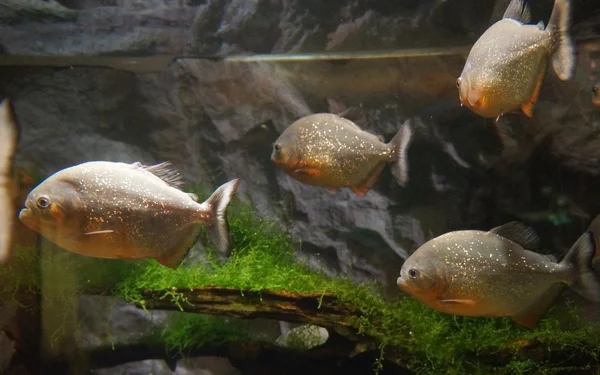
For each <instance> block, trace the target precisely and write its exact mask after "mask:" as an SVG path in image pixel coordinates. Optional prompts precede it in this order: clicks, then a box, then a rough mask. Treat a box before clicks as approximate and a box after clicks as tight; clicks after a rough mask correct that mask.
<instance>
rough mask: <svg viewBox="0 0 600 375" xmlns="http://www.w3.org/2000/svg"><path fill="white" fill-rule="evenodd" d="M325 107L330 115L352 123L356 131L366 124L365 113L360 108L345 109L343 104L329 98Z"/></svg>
mask: <svg viewBox="0 0 600 375" xmlns="http://www.w3.org/2000/svg"><path fill="white" fill-rule="evenodd" d="M327 105H328V107H329V112H330V113H333V114H334V115H338V116H340V117H343V118H345V119H346V120H350V121H352V122H353V123H354V125H356V127H357V128H358V129H360V127H361V126H365V125H366V124H367V117H366V115H365V111H364V110H363V109H362V108H360V107H346V105H345V104H344V103H342V102H339V101H337V100H335V99H331V98H327Z"/></svg>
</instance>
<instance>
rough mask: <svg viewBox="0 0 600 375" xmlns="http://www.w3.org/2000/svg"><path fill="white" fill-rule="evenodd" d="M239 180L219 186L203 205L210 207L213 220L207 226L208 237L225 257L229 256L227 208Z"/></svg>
mask: <svg viewBox="0 0 600 375" xmlns="http://www.w3.org/2000/svg"><path fill="white" fill-rule="evenodd" d="M239 183H240V180H239V179H237V178H236V179H235V180H231V181H229V182H227V183H225V184H223V185H221V186H219V188H218V189H217V190H215V192H214V193H212V195H211V196H210V197H209V198H208V199H207V200H206V202H204V203H208V204H209V205H210V209H211V211H212V217H213V220H212V221H211V222H210V223H209V224H208V237H209V238H210V240H211V242H212V243H213V244H215V246H217V248H218V249H219V251H221V252H222V253H223V254H225V256H227V257H229V255H230V254H231V237H230V235H229V223H228V222H227V207H229V203H231V198H233V195H234V194H235V193H236V191H237V188H238V185H239Z"/></svg>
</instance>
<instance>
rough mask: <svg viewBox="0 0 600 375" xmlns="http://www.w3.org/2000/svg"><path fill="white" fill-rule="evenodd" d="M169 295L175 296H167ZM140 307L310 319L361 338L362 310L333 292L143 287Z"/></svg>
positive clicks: (246, 317)
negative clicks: (359, 329)
mask: <svg viewBox="0 0 600 375" xmlns="http://www.w3.org/2000/svg"><path fill="white" fill-rule="evenodd" d="M165 295H169V296H171V298H165ZM142 298H143V299H142V300H141V301H140V302H137V303H136V305H137V306H138V307H142V308H146V309H158V310H179V311H185V312H194V313H201V314H210V315H224V316H231V317H235V318H240V319H253V318H268V319H276V320H283V321H287V322H294V323H309V324H314V325H318V326H321V327H325V328H329V329H333V330H335V331H336V332H338V333H341V334H342V335H344V336H350V337H351V338H353V339H357V335H356V333H357V332H358V326H357V324H356V318H357V317H359V316H360V315H361V313H360V311H359V310H358V309H357V308H355V307H354V306H352V305H349V304H345V303H341V302H340V301H339V300H338V299H337V297H336V296H335V295H333V294H327V293H291V292H286V291H273V290H262V291H243V290H240V289H234V288H224V287H203V288H193V289H178V288H172V289H171V290H167V291H165V290H159V291H149V290H146V291H143V292H142Z"/></svg>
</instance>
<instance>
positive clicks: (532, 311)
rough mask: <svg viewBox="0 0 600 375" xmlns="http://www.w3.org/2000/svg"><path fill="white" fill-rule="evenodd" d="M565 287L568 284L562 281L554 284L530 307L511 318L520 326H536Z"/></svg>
mask: <svg viewBox="0 0 600 375" xmlns="http://www.w3.org/2000/svg"><path fill="white" fill-rule="evenodd" d="M565 288H566V285H565V284H562V283H556V284H554V285H552V286H551V287H550V288H549V289H548V290H546V291H545V292H544V293H542V295H541V296H540V297H539V298H538V299H537V300H535V301H533V303H532V304H531V305H530V306H529V307H527V308H525V309H524V310H522V311H521V312H519V313H518V314H517V315H515V316H511V317H510V318H511V319H512V320H513V322H515V323H517V324H518V325H520V326H523V327H527V328H532V329H533V328H535V327H536V326H537V323H538V322H539V321H540V319H542V318H543V317H544V315H546V313H547V312H548V310H549V309H550V307H552V305H554V302H555V301H556V299H557V298H558V296H560V294H561V293H562V291H563V290H564V289H565Z"/></svg>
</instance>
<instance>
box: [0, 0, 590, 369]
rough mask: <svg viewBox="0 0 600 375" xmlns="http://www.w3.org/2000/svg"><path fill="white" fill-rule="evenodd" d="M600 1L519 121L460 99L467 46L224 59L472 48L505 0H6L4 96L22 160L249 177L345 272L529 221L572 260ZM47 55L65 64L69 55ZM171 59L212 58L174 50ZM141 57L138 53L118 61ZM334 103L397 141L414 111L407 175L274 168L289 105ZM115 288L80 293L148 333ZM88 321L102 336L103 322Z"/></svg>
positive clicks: (307, 246)
mask: <svg viewBox="0 0 600 375" xmlns="http://www.w3.org/2000/svg"><path fill="white" fill-rule="evenodd" d="M594 2H595V0H588V1H586V0H579V1H574V2H573V3H574V5H573V8H574V13H573V26H572V29H571V34H572V35H573V37H574V38H575V39H576V40H577V43H578V60H577V71H576V76H575V78H574V79H572V80H571V81H568V82H560V81H558V79H557V78H556V76H555V74H554V73H553V72H552V71H550V72H549V74H548V75H547V78H546V81H545V83H544V85H543V87H542V93H541V95H540V100H539V102H538V104H537V106H536V112H535V116H534V117H533V118H532V119H528V118H526V117H525V116H524V115H516V114H513V115H506V116H504V117H503V118H502V119H501V121H500V123H501V125H502V126H503V127H504V128H505V129H509V130H510V131H508V132H504V133H502V134H499V133H498V132H497V131H496V129H495V127H494V126H493V123H492V121H491V120H484V119H482V118H480V117H478V116H476V115H474V114H473V113H471V112H469V111H468V110H467V109H465V108H462V107H460V102H459V101H458V95H457V91H456V87H455V81H456V78H457V77H458V75H459V74H460V72H461V70H462V67H463V64H464V59H465V55H463V54H446V55H440V56H422V57H411V58H391V59H364V60H338V61H322V60H320V61H301V62H275V63H273V62H227V61H223V60H221V59H219V57H225V56H231V55H251V54H283V53H321V52H342V51H346V52H359V51H376V50H384V49H385V50H401V49H406V48H437V49H438V51H441V52H443V49H444V48H447V47H453V46H466V51H464V52H468V47H469V45H470V44H471V43H473V42H474V41H475V40H476V39H477V37H478V36H479V35H480V34H481V33H482V32H483V31H484V30H485V29H486V28H487V27H488V26H489V25H490V24H491V23H492V22H495V20H497V19H498V18H499V17H500V16H501V15H502V13H503V12H504V9H505V8H506V5H507V3H508V1H505V0H504V1H465V0H445V1H444V0H427V1H423V0H422V1H416V0H415V1H413V0H398V1H389V0H354V1H352V0H336V1H312V0H215V1H211V0H207V1H202V0H198V1H195V0H187V1H184V0H179V1H174V0H173V1H169V0H163V1H160V0H137V1H136V0H62V1H42V0H37V1H36V0H22V1H18V0H2V1H0V51H1V53H2V54H0V65H1V67H0V96H2V97H4V96H8V97H11V98H12V99H13V100H14V104H15V108H16V112H17V115H18V117H19V119H20V122H21V125H22V137H21V140H20V145H19V147H20V149H19V154H18V155H17V165H18V166H21V167H24V168H36V169H37V170H39V173H40V174H41V175H42V176H46V175H48V174H51V173H54V172H56V171H57V170H59V169H62V168H65V167H67V166H71V165H73V164H77V163H81V162H84V161H88V160H111V161H123V162H134V161H141V162H143V163H145V164H150V163H156V162H161V161H164V160H169V161H171V162H172V163H173V164H174V165H175V166H177V168H179V169H180V170H181V172H182V173H183V174H184V176H185V178H186V179H187V181H188V182H189V183H190V184H201V185H202V186H204V187H206V189H207V190H209V189H213V188H215V187H216V186H217V185H218V184H221V183H223V182H225V181H227V180H229V179H232V178H236V177H239V178H240V179H241V180H242V184H241V186H240V190H239V193H238V196H239V198H240V199H242V200H244V201H251V202H252V203H253V204H254V205H255V206H256V207H257V209H258V210H259V212H260V213H261V215H263V217H266V218H274V219H277V221H278V222H279V223H280V224H281V226H282V228H283V229H285V230H287V231H290V232H291V233H292V234H293V235H294V237H295V238H296V239H297V240H298V241H300V242H301V243H300V245H301V248H300V250H299V254H298V256H299V257H308V259H309V261H310V264H311V265H312V266H314V267H316V268H321V269H324V270H325V271H326V272H327V273H328V274H330V275H332V276H339V275H350V276H351V277H352V278H354V279H356V280H358V281H361V280H377V281H378V282H380V283H382V284H383V285H385V286H386V288H387V290H388V292H389V293H390V294H391V295H396V294H398V293H399V292H398V291H397V290H396V289H397V288H396V287H395V279H396V277H397V274H398V271H399V269H400V267H401V265H402V262H403V260H404V259H405V258H406V257H407V256H408V255H409V254H410V253H412V252H413V251H414V250H416V249H417V248H418V247H419V246H420V245H421V244H422V243H424V242H425V241H427V240H428V239H430V238H432V237H435V236H437V235H440V234H442V233H444V232H447V231H451V230H457V229H466V228H480V229H489V228H491V227H493V226H496V225H500V224H502V223H504V222H507V221H510V220H521V221H524V222H526V223H527V224H529V225H531V226H533V227H534V228H535V229H536V230H537V231H538V233H539V234H540V235H541V237H542V240H543V244H544V248H545V249H547V250H548V252H552V253H555V254H556V255H557V256H558V257H559V258H561V257H562V255H564V254H565V253H566V251H567V249H568V248H569V247H570V245H571V243H572V242H574V240H575V239H576V238H577V237H578V236H579V234H580V233H581V232H582V231H583V230H584V229H585V228H586V227H587V225H588V224H589V222H590V221H591V219H592V218H593V217H594V216H595V215H597V214H599V213H600V194H599V193H598V191H599V190H598V184H599V183H600V163H599V160H600V159H599V158H600V147H599V146H600V108H598V107H595V106H593V105H592V103H591V87H592V85H593V83H595V82H596V80H597V79H598V78H599V77H600V76H599V75H598V71H599V69H600V68H598V67H597V65H598V64H600V44H598V38H600V7H598V5H597V4H594ZM552 4H553V2H552V1H550V0H539V1H533V0H532V1H530V6H531V7H532V11H533V20H535V21H536V22H537V21H538V20H540V19H541V20H544V22H545V23H547V19H548V16H549V14H550V11H551V8H552ZM48 56H53V57H56V56H61V57H63V58H65V59H66V60H61V61H63V62H61V63H60V64H59V65H62V67H56V66H52V65H56V64H54V63H53V61H58V60H51V59H50V58H49V57H48ZM74 56H76V57H74ZM81 56H85V58H82V57H81ZM98 56H103V57H106V56H108V57H111V58H112V59H111V60H102V59H101V58H98ZM164 56H166V58H162V59H161V57H164ZM172 56H202V57H207V56H210V57H212V58H210V59H209V58H198V59H195V58H182V59H178V60H176V61H174V62H172V63H165V61H167V62H169V61H170V59H171V57H172ZM132 57H133V58H136V59H134V60H135V61H137V63H127V62H125V59H126V58H127V59H130V58H132ZM69 58H71V60H69ZM64 61H66V63H64ZM128 61H130V60H128ZM78 62H79V63H81V64H79V63H78ZM109 62H110V64H113V66H117V67H118V68H111V67H107V66H106V65H107V64H109ZM25 63H27V64H28V65H27V66H25V65H24V64H25ZM115 64H116V65H115ZM34 65H37V66H34ZM81 65H92V66H81ZM103 65H104V66H103ZM327 99H334V100H336V101H338V102H341V103H343V104H344V105H346V106H360V107H362V108H363V110H364V112H365V115H366V116H365V117H366V121H365V123H364V124H361V126H362V127H363V128H364V129H366V130H368V131H371V132H373V133H375V134H380V135H383V136H384V137H385V139H386V140H389V139H391V137H392V136H393V135H394V134H395V132H396V131H397V130H398V128H399V126H400V124H402V123H403V122H404V121H405V120H407V119H413V120H414V121H415V122H416V124H417V127H416V129H415V130H416V136H415V138H414V142H413V143H412V145H411V146H410V150H409V165H410V182H409V184H408V186H407V187H406V188H401V187H400V186H398V185H397V184H396V182H395V181H394V179H393V178H392V176H391V174H390V171H389V168H386V169H385V170H384V172H383V174H382V176H381V178H380V180H379V181H378V183H377V184H376V185H375V187H374V188H373V189H372V190H371V191H370V192H369V193H368V194H367V196H365V197H358V196H356V195H354V194H352V193H351V192H349V191H345V190H344V191H341V192H338V193H335V194H332V193H329V192H328V191H326V190H324V189H320V188H317V187H311V186H307V185H303V184H301V183H299V182H297V181H294V180H292V179H291V178H289V177H287V176H286V175H284V174H283V173H282V172H280V171H279V170H277V169H276V168H275V166H274V165H273V164H272V163H271V161H270V159H269V157H270V153H271V144H272V142H273V141H274V140H275V139H276V138H277V136H278V135H279V134H280V133H281V132H282V131H283V130H284V129H285V128H286V127H287V126H288V125H289V124H291V123H292V122H293V121H295V120H296V119H298V118H300V117H302V116H305V115H308V114H310V113H313V112H323V111H329V108H328V105H327ZM102 304H103V302H98V301H96V302H93V301H92V300H90V299H85V298H84V299H83V300H82V302H81V303H80V308H81V309H84V310H85V309H88V310H89V311H94V312H95V313H94V314H91V315H102V316H105V315H106V314H117V312H115V309H116V310H118V311H120V314H121V315H120V316H121V318H118V319H117V320H116V322H118V323H115V324H117V325H119V324H120V326H119V327H120V328H117V330H121V331H123V332H134V331H135V330H136V329H139V326H140V324H139V322H137V321H134V322H132V323H126V322H128V320H127V309H128V307H123V306H122V307H119V306H117V307H114V306H112V305H111V306H105V308H100V306H101V305H102ZM108 305H110V304H108ZM119 309H120V310H119ZM123 309H125V310H123ZM103 314H104V315H103ZM88 315H90V314H88ZM89 319H92V318H89ZM98 319H101V318H100V317H98ZM102 319H104V318H102ZM119 319H120V320H119ZM143 319H146V320H147V319H148V318H147V317H146V318H143ZM123 322H125V323H123ZM148 324H149V323H148ZM88 334H89V335H90V337H93V336H94V335H95V334H97V332H94V327H93V323H90V328H89V333H88ZM98 335H99V334H98ZM166 371H167V370H166ZM145 373H147V372H145ZM215 373H216V372H215ZM219 373H225V372H219Z"/></svg>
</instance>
